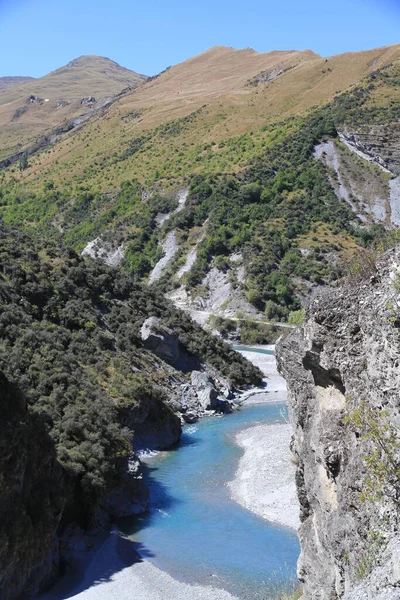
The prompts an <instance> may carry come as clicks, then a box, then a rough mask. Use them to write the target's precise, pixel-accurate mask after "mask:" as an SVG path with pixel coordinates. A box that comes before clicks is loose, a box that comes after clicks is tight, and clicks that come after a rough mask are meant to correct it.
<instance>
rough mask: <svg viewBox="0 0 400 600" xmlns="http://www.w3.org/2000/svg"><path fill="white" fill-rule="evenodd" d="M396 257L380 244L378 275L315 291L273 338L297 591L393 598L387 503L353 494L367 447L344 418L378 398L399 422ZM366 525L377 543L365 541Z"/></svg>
mask: <svg viewBox="0 0 400 600" xmlns="http://www.w3.org/2000/svg"><path fill="white" fill-rule="evenodd" d="M399 264H400V249H398V250H393V251H390V252H388V253H385V255H384V256H383V257H382V259H381V261H380V262H379V263H378V265H377V271H378V274H379V282H378V281H374V282H370V281H369V279H368V280H367V281H365V282H364V281H353V282H349V283H348V285H347V286H346V287H344V288H342V289H337V290H335V293H334V294H332V292H329V293H325V294H324V295H322V296H320V297H318V298H315V299H314V300H313V301H312V302H311V304H310V306H309V308H308V310H307V315H306V319H305V323H304V325H303V326H302V327H300V328H298V329H296V330H294V331H292V332H291V333H290V334H289V335H288V336H286V337H284V338H282V339H281V340H280V341H279V342H278V344H277V351H276V355H277V361H278V368H279V370H280V372H281V373H282V375H283V376H284V377H285V379H286V381H287V384H288V404H289V414H290V419H291V422H292V425H293V429H294V440H293V444H292V450H293V452H294V454H295V455H296V456H297V459H298V467H297V474H296V483H297V490H298V496H299V500H300V506H301V526H300V530H299V537H300V543H301V555H300V559H299V563H298V575H299V579H300V580H301V582H302V583H303V589H304V591H303V600H337V599H339V598H345V599H346V600H361V599H364V598H365V599H367V600H377V599H378V598H379V600H386V599H387V600H394V599H395V598H397V599H399V598H400V587H399V567H398V565H399V564H400V560H399V546H400V538H399V533H398V522H397V520H398V515H397V511H396V508H395V507H394V505H393V503H392V501H391V499H390V497H389V495H383V497H382V499H381V500H379V501H376V500H375V501H372V500H366V501H361V498H360V494H361V492H362V491H363V490H365V483H366V480H367V478H368V470H367V466H366V463H365V459H364V457H365V456H366V455H368V454H370V453H371V450H373V449H374V447H373V445H371V442H370V441H369V440H368V439H366V438H365V437H363V436H362V435H360V432H357V431H356V430H355V429H354V426H352V425H351V424H349V423H346V421H345V417H346V416H348V415H349V414H351V413H352V411H354V410H355V409H356V408H358V407H360V405H361V404H362V403H364V405H365V406H366V407H367V408H368V409H375V408H376V409H380V408H381V407H385V410H386V411H387V414H388V415H389V419H390V422H391V423H392V424H393V425H394V426H396V427H397V428H399V427H400V412H399V393H398V390H399V389H400V369H399V366H398V356H399V330H398V327H397V326H396V323H395V322H394V321H393V319H391V317H392V316H393V314H392V312H393V310H394V309H393V306H396V300H397V298H398V295H399V292H398V291H397V290H396V286H394V285H393V273H394V272H395V271H396V269H397V265H399ZM378 287H379V291H380V292H381V294H379V295H378V294H376V293H375V291H376V288H378ZM360 300H361V301H362V302H361V303H360V302H359V301H360ZM399 454H400V453H399ZM395 460H397V461H399V460H400V456H396V457H395ZM383 517H385V518H383ZM372 532H379V535H380V536H382V539H383V540H384V541H385V543H383V544H382V545H381V546H379V547H374V544H373V540H372V537H371V534H372ZM386 544H387V547H386V550H385V546H386ZM366 557H367V559H368V560H367V567H366V566H365V561H366Z"/></svg>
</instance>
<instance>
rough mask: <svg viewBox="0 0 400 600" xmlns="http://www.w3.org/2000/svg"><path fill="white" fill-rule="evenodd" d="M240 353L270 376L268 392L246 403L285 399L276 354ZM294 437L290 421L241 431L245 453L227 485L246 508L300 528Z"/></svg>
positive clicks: (286, 524)
mask: <svg viewBox="0 0 400 600" xmlns="http://www.w3.org/2000/svg"><path fill="white" fill-rule="evenodd" d="M269 348H273V346H272V347H271V346H270V347H269ZM241 354H242V355H243V356H245V357H246V358H247V359H248V360H250V361H251V362H252V363H253V364H255V365H257V366H258V367H259V368H260V369H261V370H262V372H263V373H264V375H266V376H267V377H268V379H267V392H265V391H262V390H260V391H259V392H257V391H256V392H255V393H252V394H251V395H249V396H248V397H247V400H245V402H246V403H255V402H279V401H286V384H285V380H284V379H283V378H282V377H281V376H280V375H279V373H278V371H277V367H276V360H275V356H273V355H268V354H256V353H254V352H241ZM291 436H292V428H291V425H290V424H289V423H283V424H265V425H257V426H256V427H250V428H249V429H245V430H243V431H240V432H239V433H238V434H237V436H236V442H237V444H238V445H239V446H240V447H241V448H243V450H244V454H243V456H242V457H241V459H240V461H239V466H238V469H237V471H236V475H235V478H234V479H233V481H231V482H230V483H229V484H228V486H229V489H230V493H231V497H232V498H233V499H234V500H235V501H236V502H238V503H239V504H241V505H242V506H243V507H244V508H246V509H247V510H250V511H252V512H254V513H255V514H257V515H258V516H260V517H262V518H264V519H267V520H268V521H271V522H273V523H278V524H279V525H283V526H285V527H291V528H292V529H296V530H297V529H298V527H299V525H300V520H299V502H298V499H297V492H296V484H295V472H296V467H295V464H294V463H293V456H292V453H291V451H290V448H289V446H290V440H291Z"/></svg>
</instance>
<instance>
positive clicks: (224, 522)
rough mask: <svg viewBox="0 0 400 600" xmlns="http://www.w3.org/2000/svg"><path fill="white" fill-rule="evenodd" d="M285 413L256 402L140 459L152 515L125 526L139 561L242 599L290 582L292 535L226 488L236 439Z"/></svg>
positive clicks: (236, 454) (191, 428)
mask: <svg viewBox="0 0 400 600" xmlns="http://www.w3.org/2000/svg"><path fill="white" fill-rule="evenodd" d="M285 411H286V409H285V405H284V404H282V403H278V404H258V405H252V406H247V407H244V408H243V409H241V410H240V411H238V412H235V413H233V414H231V415H227V416H225V417H220V418H215V417H208V418H204V419H202V420H201V421H199V422H198V423H196V424H195V425H188V426H186V427H185V428H184V433H183V437H182V444H181V445H180V447H179V449H178V450H176V451H169V452H162V453H159V454H158V455H156V456H154V457H147V458H146V459H145V464H146V470H147V479H148V482H149V487H150V494H151V503H152V510H151V512H150V513H149V514H148V515H145V516H144V517H141V518H140V519H139V520H136V522H135V524H134V525H132V526H131V528H129V525H128V527H126V524H125V532H126V533H129V534H130V535H131V537H132V539H133V540H134V541H135V542H137V543H139V544H140V548H141V550H140V553H141V554H142V556H143V557H144V558H146V559H147V560H150V561H151V562H152V563H153V564H154V565H156V566H157V567H159V568H160V569H162V570H164V571H167V572H168V573H170V575H172V576H173V577H174V578H175V579H178V580H181V581H185V582H187V583H191V584H201V585H213V586H216V587H223V588H224V589H226V590H228V591H229V592H231V593H232V594H233V595H234V596H237V597H239V598H243V599H258V598H260V599H261V598H265V597H266V594H267V593H268V592H269V591H270V590H271V589H276V588H279V587H280V585H281V584H284V583H287V581H288V580H293V579H294V578H295V574H296V561H297V558H298V555H299V543H298V539H297V535H296V533H295V532H294V531H293V530H291V529H287V528H283V527H279V526H276V525H272V524H270V523H268V521H265V520H264V519H261V518H259V517H257V516H255V515H253V514H252V513H251V512H249V511H247V510H245V509H243V508H242V507H241V506H240V505H239V504H237V503H236V502H234V501H233V500H231V498H230V496H229V490H228V488H227V486H226V483H227V482H228V481H230V480H231V479H233V477H234V474H235V470H236V467H237V463H238V460H239V458H240V455H241V450H240V449H239V448H238V446H237V445H236V444H235V443H234V434H235V433H237V432H238V431H240V430H241V429H244V428H248V427H251V426H253V425H257V424H260V423H266V422H269V423H279V422H283V420H284V418H285Z"/></svg>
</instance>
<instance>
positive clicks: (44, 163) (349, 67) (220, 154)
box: [0, 45, 400, 191]
mask: <svg viewBox="0 0 400 600" xmlns="http://www.w3.org/2000/svg"><path fill="white" fill-rule="evenodd" d="M399 56H400V45H399V46H391V47H387V48H379V49H376V50H370V51H367V52H360V53H348V54H342V55H339V56H333V57H330V58H321V57H319V56H318V55H316V54H314V53H312V52H311V51H304V52H297V51H287V52H270V53H266V54H262V53H257V52H255V51H254V50H250V49H247V50H234V49H232V48H225V47H216V48H212V49H211V50H209V51H207V52H204V53H203V54H200V55H199V56H196V57H194V58H191V59H189V60H187V61H185V62H183V63H181V64H178V65H175V66H173V67H171V68H169V69H167V70H166V71H165V72H163V73H161V74H160V75H159V76H156V77H155V78H151V79H150V80H149V81H148V82H146V83H145V84H143V85H141V86H139V87H137V88H135V89H134V90H132V91H131V92H128V93H126V94H123V95H122V96H121V97H120V98H119V99H118V101H117V102H114V103H113V104H112V105H111V106H109V107H108V109H107V115H105V116H104V118H100V119H98V120H96V121H93V122H92V123H91V124H90V123H89V124H88V125H87V126H86V127H85V132H84V133H81V134H80V133H79V131H78V129H76V130H75V132H72V133H70V134H69V135H68V136H67V138H65V141H64V143H62V142H61V143H60V144H58V145H57V147H55V148H53V149H52V154H51V156H50V157H49V156H48V155H47V153H44V154H43V156H41V157H40V158H39V157H38V159H37V161H35V163H34V169H33V170H31V171H27V172H26V173H25V174H24V178H25V177H29V179H30V180H31V181H33V180H35V178H38V179H39V180H42V179H43V178H45V177H46V172H48V170H49V169H51V171H52V176H53V177H54V176H57V177H59V178H60V179H63V178H65V180H66V181H68V182H69V181H70V180H71V178H72V179H73V180H75V181H77V182H78V181H79V180H80V179H83V177H82V174H83V172H84V171H85V176H84V179H85V181H86V182H87V181H88V178H89V180H90V181H91V182H92V183H93V185H96V186H100V187H101V189H103V190H104V191H109V190H110V189H113V188H114V189H115V188H116V187H117V186H118V185H119V184H120V183H121V181H123V180H124V179H129V178H131V177H135V178H138V179H140V181H142V182H146V181H149V180H152V179H153V178H154V176H155V172H156V171H158V173H159V175H160V176H161V178H162V177H167V176H168V177H169V179H171V178H173V177H174V178H176V179H178V178H179V177H182V176H184V175H190V174H191V173H192V172H193V161H194V160H196V162H197V163H198V164H196V169H197V170H199V169H200V168H201V166H202V165H200V160H202V161H204V159H205V160H206V162H207V163H209V162H210V159H209V155H210V152H207V150H206V151H204V149H205V148H206V147H207V146H208V145H209V144H213V143H214V144H219V143H220V142H221V143H225V146H226V142H227V140H230V139H232V140H233V138H235V137H236V136H240V135H246V134H248V133H249V132H250V131H253V135H255V134H258V132H259V130H260V128H261V127H263V126H267V125H270V124H272V123H277V122H279V121H282V120H284V119H286V118H290V117H293V116H295V115H302V114H305V112H306V111H307V110H310V109H311V108H313V107H315V106H320V105H323V104H326V103H327V102H329V101H330V100H332V98H333V97H334V96H335V95H337V94H338V93H340V92H343V91H345V90H347V89H349V88H350V87H351V86H352V85H356V84H357V83H358V82H360V81H361V80H362V79H363V78H364V77H366V76H368V75H369V74H370V73H372V72H374V71H376V70H378V69H379V68H381V67H383V66H385V65H387V64H390V63H392V62H393V61H395V60H396V59H397V58H398V57H399ZM177 119H178V120H179V119H184V120H185V121H184V122H181V121H179V123H177V124H175V125H173V126H172V125H171V127H173V128H174V129H175V130H174V131H171V133H170V135H169V136H168V139H166V136H164V139H161V138H160V136H157V143H154V142H151V141H150V140H147V141H146V144H145V147H144V148H143V150H142V152H141V153H138V154H136V153H135V155H133V154H132V155H131V156H130V157H129V159H128V160H124V161H121V160H119V161H118V162H119V164H118V166H116V165H115V164H114V163H113V162H111V160H110V156H113V155H115V156H116V155H120V154H121V150H122V149H126V148H128V147H129V144H130V142H131V141H132V140H134V139H136V138H140V139H142V138H143V136H148V135H150V134H151V135H153V134H152V133H151V132H155V131H156V128H157V127H162V126H166V125H167V123H171V122H172V121H176V120H177ZM183 124H184V127H182V125H183ZM177 127H179V128H180V130H181V133H180V132H179V131H177V130H176V128H177ZM172 133H173V135H172ZM105 137H106V138H107V145H105V144H104V139H105ZM83 138H85V140H86V141H85V143H83ZM0 143H1V138H0ZM195 150H197V151H196V152H195ZM144 151H145V153H146V160H142V156H143V152H144ZM3 155H4V152H3ZM211 158H212V159H213V160H212V161H211V162H212V164H211V165H210V166H211V168H212V169H213V170H214V171H221V170H222V171H225V172H226V171H228V172H230V171H232V170H237V169H240V168H241V166H242V164H243V158H241V165H238V164H237V163H235V162H234V161H233V160H232V159H231V158H230V157H229V156H228V157H226V147H225V150H223V149H220V148H218V147H217V146H213V148H212V153H211ZM56 159H58V160H59V165H58V166H57V169H54V160H56ZM178 159H179V161H178ZM96 162H97V168H96V164H95V163H96ZM100 163H101V168H100V166H99V165H100ZM108 163H110V164H108ZM208 167H209V165H208V164H207V168H208Z"/></svg>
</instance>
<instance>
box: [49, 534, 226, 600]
mask: <svg viewBox="0 0 400 600" xmlns="http://www.w3.org/2000/svg"><path fill="white" fill-rule="evenodd" d="M132 554H133V551H132V543H131V541H130V540H127V539H125V538H124V537H123V536H122V535H121V534H120V533H119V532H113V533H112V534H111V535H109V536H108V537H107V539H106V540H105V541H104V543H103V544H102V545H101V546H100V548H99V549H98V551H97V552H96V553H95V554H94V555H92V556H91V558H90V560H88V564H87V565H86V569H85V575H84V578H83V580H82V581H81V582H80V584H79V585H77V586H76V589H75V590H74V591H72V592H71V591H70V592H69V593H67V594H65V593H63V591H62V590H57V589H53V590H52V592H51V594H49V595H45V596H43V599H44V598H46V600H50V598H51V599H52V600H55V599H57V600H66V599H67V598H70V599H72V598H73V599H74V600H132V599H134V598H137V599H139V598H140V600H167V599H171V600H172V599H173V600H188V599H189V598H190V600H235V597H234V596H232V595H231V594H229V593H228V592H226V591H224V590H221V589H219V588H214V587H211V586H210V587H208V586H207V587H204V586H197V585H196V586H193V585H188V584H187V583H181V582H179V581H176V580H175V579H173V578H172V577H171V576H170V575H168V573H165V572H164V571H161V570H160V569H157V567H155V566H154V565H152V564H151V563H150V562H148V561H146V560H142V559H141V558H140V557H139V556H137V561H136V562H135V558H136V557H135V556H132ZM132 563H133V564H132ZM109 574H110V575H109Z"/></svg>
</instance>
